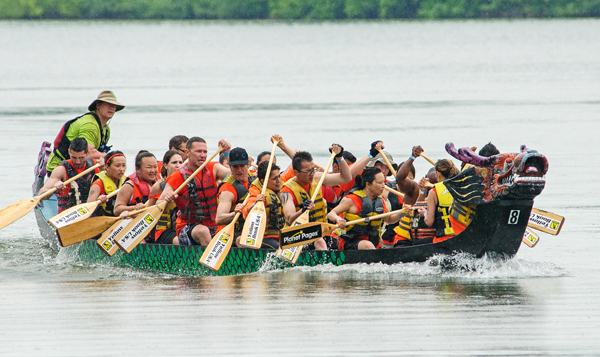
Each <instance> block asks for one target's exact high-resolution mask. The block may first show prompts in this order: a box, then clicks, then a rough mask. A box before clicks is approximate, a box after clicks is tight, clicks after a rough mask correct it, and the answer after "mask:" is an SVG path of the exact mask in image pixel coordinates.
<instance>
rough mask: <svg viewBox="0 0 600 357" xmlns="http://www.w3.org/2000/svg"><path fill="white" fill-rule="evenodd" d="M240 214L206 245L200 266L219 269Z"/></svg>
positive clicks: (231, 241) (228, 248)
mask: <svg viewBox="0 0 600 357" xmlns="http://www.w3.org/2000/svg"><path fill="white" fill-rule="evenodd" d="M272 156H273V155H271V157H272ZM249 198H250V195H248V196H246V199H245V200H244V202H243V205H244V206H245V205H246V202H248V199H249ZM240 214H241V212H238V213H236V214H235V216H234V217H233V220H232V221H231V223H229V224H228V225H227V226H225V227H224V228H223V229H221V231H219V234H217V235H215V236H214V237H213V239H212V240H211V241H210V244H208V246H207V247H206V249H205V250H204V253H202V257H200V264H202V265H204V266H205V267H207V268H209V269H211V270H215V271H217V270H219V269H220V268H221V265H222V264H223V261H224V260H225V257H227V254H228V253H229V250H231V246H232V245H233V241H234V238H235V237H234V232H235V222H237V220H238V218H240ZM261 241H262V239H261ZM259 247H260V246H259Z"/></svg>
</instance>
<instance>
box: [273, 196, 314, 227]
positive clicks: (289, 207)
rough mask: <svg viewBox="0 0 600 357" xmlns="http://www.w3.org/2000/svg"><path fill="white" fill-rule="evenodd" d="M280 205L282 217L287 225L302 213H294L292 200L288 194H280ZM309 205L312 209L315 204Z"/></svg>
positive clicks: (294, 208)
mask: <svg viewBox="0 0 600 357" xmlns="http://www.w3.org/2000/svg"><path fill="white" fill-rule="evenodd" d="M281 204H282V205H283V215H284V216H285V220H286V221H287V222H288V224H292V223H293V222H294V221H295V220H296V219H298V217H300V215H302V213H303V212H302V210H298V211H296V206H295V205H294V198H293V197H292V195H291V194H290V193H288V192H283V193H281ZM311 205H312V206H313V207H314V205H315V204H314V203H311ZM309 207H310V206H309Z"/></svg>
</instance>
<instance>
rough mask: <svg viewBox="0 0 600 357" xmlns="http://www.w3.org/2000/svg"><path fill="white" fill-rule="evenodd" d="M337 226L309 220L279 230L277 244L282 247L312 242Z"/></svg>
mask: <svg viewBox="0 0 600 357" xmlns="http://www.w3.org/2000/svg"><path fill="white" fill-rule="evenodd" d="M336 228H337V226H336V225H335V224H329V223H323V222H310V223H306V224H301V225H297V226H293V227H287V228H284V229H282V230H281V234H280V236H279V246H280V247H281V248H282V249H287V248H292V247H296V246H299V245H305V244H309V243H312V242H314V241H316V240H318V239H319V238H321V237H323V236H324V235H327V234H329V233H331V232H332V231H333V230H334V229H336Z"/></svg>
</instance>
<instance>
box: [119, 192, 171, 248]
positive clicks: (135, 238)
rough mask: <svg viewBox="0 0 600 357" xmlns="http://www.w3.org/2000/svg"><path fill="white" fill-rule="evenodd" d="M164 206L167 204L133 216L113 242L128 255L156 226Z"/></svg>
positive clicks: (165, 203) (147, 209) (164, 203)
mask: <svg viewBox="0 0 600 357" xmlns="http://www.w3.org/2000/svg"><path fill="white" fill-rule="evenodd" d="M166 206H167V202H163V203H161V204H159V205H156V206H152V207H149V208H146V209H145V210H143V211H142V212H140V213H139V214H138V215H137V216H135V218H134V219H132V220H131V222H130V223H129V224H128V225H127V227H125V229H124V230H123V232H121V233H119V234H118V235H117V236H116V237H115V242H116V243H117V245H118V246H119V248H121V249H122V250H124V251H125V252H126V253H130V252H131V251H132V250H133V248H135V247H137V245H138V244H139V243H140V242H141V241H142V239H144V238H146V236H147V235H148V234H149V233H150V232H151V231H152V229H153V228H154V226H156V223H158V219H159V218H160V215H161V214H162V213H163V211H164V209H165V207H166Z"/></svg>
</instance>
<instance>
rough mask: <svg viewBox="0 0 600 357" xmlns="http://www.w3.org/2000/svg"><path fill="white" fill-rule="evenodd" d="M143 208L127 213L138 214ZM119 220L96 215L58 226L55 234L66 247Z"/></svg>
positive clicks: (100, 231)
mask: <svg viewBox="0 0 600 357" xmlns="http://www.w3.org/2000/svg"><path fill="white" fill-rule="evenodd" d="M144 210H145V209H141V210H137V211H132V212H129V214H132V215H135V214H139V213H141V212H143V211H144ZM119 221H121V218H119V217H107V216H98V217H91V218H88V219H85V220H79V221H77V222H75V223H73V224H69V225H66V226H63V227H60V228H58V229H57V230H56V234H57V235H58V243H59V244H60V246H61V247H68V246H70V245H73V244H76V243H79V242H83V241H84V240H86V239H90V238H92V237H95V236H97V235H98V234H101V233H102V232H104V231H106V230H107V229H109V228H110V227H111V226H112V225H114V224H115V223H116V222H119Z"/></svg>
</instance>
